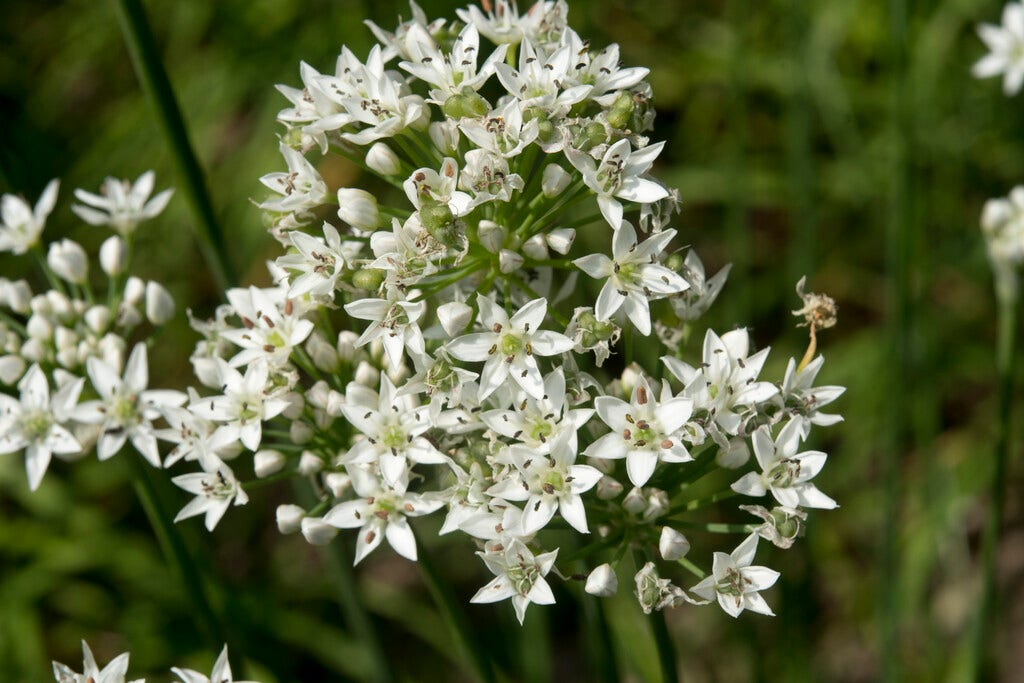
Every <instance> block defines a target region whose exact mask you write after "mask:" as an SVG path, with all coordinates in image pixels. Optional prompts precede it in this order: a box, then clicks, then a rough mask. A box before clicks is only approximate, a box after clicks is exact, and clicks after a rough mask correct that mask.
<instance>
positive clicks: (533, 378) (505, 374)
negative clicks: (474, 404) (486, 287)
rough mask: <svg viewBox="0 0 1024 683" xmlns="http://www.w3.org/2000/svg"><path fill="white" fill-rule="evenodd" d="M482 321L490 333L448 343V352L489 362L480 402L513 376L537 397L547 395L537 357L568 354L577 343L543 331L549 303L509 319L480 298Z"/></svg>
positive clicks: (531, 305) (534, 303)
mask: <svg viewBox="0 0 1024 683" xmlns="http://www.w3.org/2000/svg"><path fill="white" fill-rule="evenodd" d="M477 303H478V305H479V307H480V322H481V324H482V325H483V326H484V327H485V328H486V329H487V330H488V331H487V332H478V333H474V334H467V335H463V336H461V337H459V338H458V339H454V340H452V341H451V342H449V343H448V353H449V354H451V355H452V356H453V357H454V358H458V359H459V360H464V361H469V362H479V361H486V362H485V363H484V369H483V371H482V372H481V373H480V400H481V401H482V400H483V399H485V398H487V397H488V396H490V395H491V394H492V393H494V392H495V391H496V390H497V389H498V387H500V386H501V385H502V384H504V383H505V381H506V380H507V379H508V378H509V377H512V379H513V381H515V382H516V384H518V385H519V386H521V387H522V388H523V390H524V391H525V392H526V393H527V394H529V395H530V396H532V397H533V398H541V397H543V396H544V380H543V378H542V377H541V374H540V368H539V367H538V366H537V359H536V358H535V356H554V355H557V354H559V353H566V352H567V351H569V350H570V349H572V347H573V341H572V340H571V339H569V338H568V337H566V336H565V335H564V334H559V333H558V332H551V331H549V330H541V329H540V326H541V325H542V324H543V323H544V318H545V316H546V315H547V310H548V302H547V301H546V300H544V299H534V300H533V301H530V302H529V303H527V304H526V305H525V306H523V307H522V308H520V309H519V310H518V311H517V312H516V313H515V315H513V316H512V317H511V318H509V316H508V314H507V313H505V309H503V308H501V307H500V306H498V305H497V304H495V303H494V301H493V300H491V299H489V298H488V297H486V296H483V295H479V296H478V297H477Z"/></svg>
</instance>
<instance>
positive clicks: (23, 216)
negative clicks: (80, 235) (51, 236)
mask: <svg viewBox="0 0 1024 683" xmlns="http://www.w3.org/2000/svg"><path fill="white" fill-rule="evenodd" d="M59 187H60V181H59V180H56V179H54V180H51V181H50V182H49V183H47V184H46V188H45V189H43V193H42V194H41V195H39V200H38V201H36V205H35V208H32V207H31V206H29V204H28V202H26V201H25V200H24V199H22V198H21V197H18V196H17V195H13V194H5V195H4V196H3V197H0V253H3V252H5V251H9V252H11V253H12V254H14V255H15V256H18V255H20V254H24V253H25V252H27V251H28V250H29V249H31V248H32V247H34V246H36V245H37V244H39V236H40V235H42V234H43V228H45V227H46V218H47V217H48V216H49V215H50V212H51V211H53V205H54V204H56V202H57V189H58V188H59Z"/></svg>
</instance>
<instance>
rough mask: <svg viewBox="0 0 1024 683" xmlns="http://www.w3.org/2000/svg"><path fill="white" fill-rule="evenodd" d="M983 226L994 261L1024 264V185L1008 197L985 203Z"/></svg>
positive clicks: (1009, 264) (1012, 264) (1008, 264)
mask: <svg viewBox="0 0 1024 683" xmlns="http://www.w3.org/2000/svg"><path fill="white" fill-rule="evenodd" d="M981 229H982V232H983V233H984V235H985V242H986V244H987V246H988V255H989V259H990V260H991V261H992V263H993V264H995V265H997V266H1000V267H1017V266H1020V264H1022V263H1024V185H1020V186H1018V187H1015V188H1013V190H1011V191H1010V194H1009V196H1008V197H1006V198H1005V199H1003V198H1000V199H990V200H988V201H987V202H985V208H984V209H983V210H982V214H981Z"/></svg>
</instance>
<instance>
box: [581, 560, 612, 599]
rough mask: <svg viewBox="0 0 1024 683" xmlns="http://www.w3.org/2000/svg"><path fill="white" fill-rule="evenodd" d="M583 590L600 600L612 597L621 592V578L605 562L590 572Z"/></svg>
mask: <svg viewBox="0 0 1024 683" xmlns="http://www.w3.org/2000/svg"><path fill="white" fill-rule="evenodd" d="M583 590H585V591H587V592H588V593H590V594H591V595H596V596H597V597H599V598H607V597H611V596H612V595H615V592H616V591H618V590H619V577H617V576H616V575H615V570H614V569H612V566H611V565H610V564H608V563H607V562H605V563H604V564H602V565H599V566H597V567H595V568H594V571H592V572H590V576H588V577H587V583H586V585H585V586H584V587H583Z"/></svg>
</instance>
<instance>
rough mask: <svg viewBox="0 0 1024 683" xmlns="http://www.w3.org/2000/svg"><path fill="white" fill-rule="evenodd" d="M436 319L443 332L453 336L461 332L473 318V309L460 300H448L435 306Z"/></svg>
mask: <svg viewBox="0 0 1024 683" xmlns="http://www.w3.org/2000/svg"><path fill="white" fill-rule="evenodd" d="M437 319H438V320H439V321H440V323H441V327H442V328H443V329H444V331H445V334H447V335H448V336H449V337H455V336H458V335H459V334H461V333H462V331H463V330H465V329H466V326H467V325H469V322H470V321H471V320H472V319H473V309H472V308H471V307H470V306H469V305H468V304H465V303H463V302H461V301H449V302H448V303H446V304H441V305H440V306H438V307H437Z"/></svg>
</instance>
